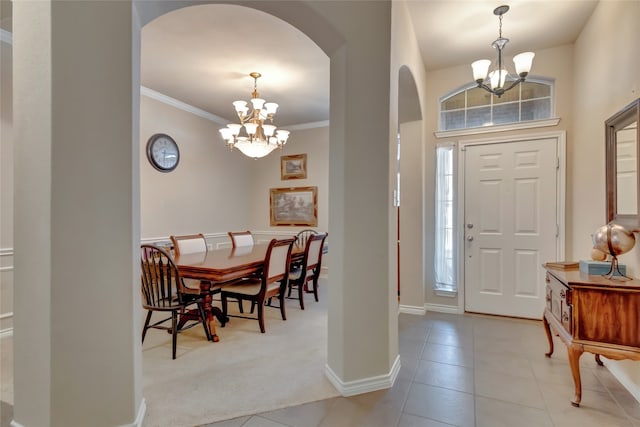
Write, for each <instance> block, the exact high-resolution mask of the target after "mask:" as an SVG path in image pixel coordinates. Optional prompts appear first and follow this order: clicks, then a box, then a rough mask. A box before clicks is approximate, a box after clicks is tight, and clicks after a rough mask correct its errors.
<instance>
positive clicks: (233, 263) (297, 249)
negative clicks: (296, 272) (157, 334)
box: [174, 243, 305, 342]
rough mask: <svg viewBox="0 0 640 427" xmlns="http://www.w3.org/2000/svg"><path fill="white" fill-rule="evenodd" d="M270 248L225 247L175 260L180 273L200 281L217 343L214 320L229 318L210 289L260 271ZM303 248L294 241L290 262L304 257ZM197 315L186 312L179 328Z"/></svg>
mask: <svg viewBox="0 0 640 427" xmlns="http://www.w3.org/2000/svg"><path fill="white" fill-rule="evenodd" d="M268 247H269V243H256V244H254V245H250V246H237V247H226V248H220V249H214V250H210V251H207V252H197V253H190V254H181V255H176V257H175V259H174V261H175V263H176V265H177V266H178V270H179V272H180V275H181V276H182V277H184V278H188V279H196V280H200V292H201V294H202V295H203V297H204V309H205V313H206V316H207V323H208V325H209V331H210V332H211V336H212V337H213V341H214V342H218V341H219V340H220V338H219V337H218V335H217V334H216V333H215V326H214V324H213V319H214V318H216V319H218V321H219V322H220V323H222V324H224V323H226V322H227V321H228V320H229V319H225V318H224V316H223V314H222V310H221V309H220V308H219V307H215V306H214V305H213V304H212V296H211V288H212V287H213V286H216V285H220V284H225V283H228V282H231V281H233V280H237V279H242V278H244V277H250V276H255V274H259V273H261V272H262V269H263V268H264V259H265V256H266V254H267V248H268ZM304 250H305V248H304V246H302V245H297V244H296V243H294V244H293V246H292V248H291V262H297V261H299V260H301V259H302V258H303V257H304ZM195 317H199V314H198V313H197V312H196V311H194V312H190V313H185V314H183V316H181V319H180V323H179V324H178V328H180V327H182V325H183V324H184V323H185V322H186V321H188V320H190V319H192V318H195Z"/></svg>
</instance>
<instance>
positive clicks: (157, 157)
mask: <svg viewBox="0 0 640 427" xmlns="http://www.w3.org/2000/svg"><path fill="white" fill-rule="evenodd" d="M147 158H148V159H149V162H150V163H151V166H153V167H154V168H156V169H157V170H159V171H160V172H171V171H172V170H174V169H175V168H176V167H177V166H178V162H180V150H179V149H178V144H176V142H175V141H174V140H173V138H171V137H170V136H169V135H167V134H164V133H156V134H155V135H152V136H151V138H149V141H148V142H147Z"/></svg>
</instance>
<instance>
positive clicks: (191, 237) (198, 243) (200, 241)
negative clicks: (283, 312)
mask: <svg viewBox="0 0 640 427" xmlns="http://www.w3.org/2000/svg"><path fill="white" fill-rule="evenodd" d="M169 238H170V239H171V242H172V243H173V252H174V253H175V256H176V257H178V256H180V255H181V254H182V255H187V254H194V253H204V254H206V253H207V252H208V250H209V248H208V246H207V240H206V239H205V237H204V234H202V233H198V234H187V235H183V236H169ZM183 281H185V282H195V280H193V279H183ZM202 282H206V283H207V284H208V286H209V294H210V295H211V299H212V300H213V298H214V297H213V296H214V295H216V294H219V293H220V291H221V289H222V284H221V283H212V282H210V281H200V283H202ZM188 285H189V286H193V287H195V286H196V285H195V283H188ZM216 301H219V300H216ZM238 308H239V309H240V312H241V313H242V312H244V309H243V307H242V301H238Z"/></svg>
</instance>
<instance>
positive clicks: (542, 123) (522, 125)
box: [434, 118, 560, 138]
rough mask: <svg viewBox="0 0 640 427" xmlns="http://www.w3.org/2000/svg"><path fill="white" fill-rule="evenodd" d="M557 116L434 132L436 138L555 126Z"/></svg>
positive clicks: (557, 119)
mask: <svg viewBox="0 0 640 427" xmlns="http://www.w3.org/2000/svg"><path fill="white" fill-rule="evenodd" d="M558 123H560V119H559V118H554V119H546V120H531V121H528V122H519V123H510V124H508V125H497V126H486V127H479V128H468V129H456V130H442V131H436V132H434V135H435V136H436V138H451V137H454V136H469V135H479V134H483V133H493V132H506V131H510V130H522V129H535V128H541V127H548V126H557V125H558Z"/></svg>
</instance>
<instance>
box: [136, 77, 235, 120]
mask: <svg viewBox="0 0 640 427" xmlns="http://www.w3.org/2000/svg"><path fill="white" fill-rule="evenodd" d="M140 95H143V96H146V97H148V98H151V99H155V100H156V101H160V102H162V103H163V104H167V105H170V106H172V107H175V108H177V109H179V110H183V111H186V112H188V113H191V114H195V115H196V116H199V117H202V118H203V119H207V120H210V121H212V122H214V123H216V124H219V125H223V124H225V123H227V122H228V120H227V119H223V118H222V117H219V116H216V115H215V114H211V113H209V112H208V111H204V110H202V109H200V108H198V107H194V106H193V105H190V104H187V103H186V102H182V101H178V100H177V99H175V98H171V97H170V96H167V95H165V94H163V93H160V92H157V91H155V90H153V89H149V88H148V87H146V86H140Z"/></svg>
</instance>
